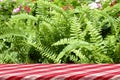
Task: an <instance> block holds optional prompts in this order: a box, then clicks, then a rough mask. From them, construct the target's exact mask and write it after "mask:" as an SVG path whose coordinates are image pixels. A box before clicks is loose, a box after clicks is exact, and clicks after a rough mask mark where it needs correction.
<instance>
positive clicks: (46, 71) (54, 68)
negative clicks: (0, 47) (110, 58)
mask: <svg viewBox="0 0 120 80" xmlns="http://www.w3.org/2000/svg"><path fill="white" fill-rule="evenodd" d="M0 80H120V64H0Z"/></svg>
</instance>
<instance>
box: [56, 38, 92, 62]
mask: <svg viewBox="0 0 120 80" xmlns="http://www.w3.org/2000/svg"><path fill="white" fill-rule="evenodd" d="M90 46H91V45H90V44H89V43H88V42H85V41H80V40H79V41H75V42H73V43H71V44H69V45H68V46H66V47H65V48H64V49H63V51H62V52H60V54H59V55H58V56H57V58H56V61H57V62H59V60H60V59H61V58H62V57H63V56H64V55H65V53H68V52H69V51H71V50H73V49H76V48H86V49H88V50H92V48H91V47H90Z"/></svg>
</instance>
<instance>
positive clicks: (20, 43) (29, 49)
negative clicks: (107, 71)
mask: <svg viewBox="0 0 120 80" xmlns="http://www.w3.org/2000/svg"><path fill="white" fill-rule="evenodd" d="M59 2H60V3H59ZM89 2H91V0H89V1H83V2H81V3H80V2H79V0H78V1H77V0H76V1H75V0H71V1H69V0H66V2H63V1H60V0H55V1H54V2H50V1H48V0H45V1H43V0H38V1H35V2H34V3H28V2H23V1H21V0H20V1H19V0H18V1H17V3H14V4H16V5H18V4H23V5H25V4H27V5H29V6H30V7H31V12H30V13H26V12H25V11H23V10H22V11H21V12H19V13H17V14H13V13H12V12H11V11H8V13H9V14H11V15H6V16H4V13H0V24H1V25H0V63H119V62H120V56H119V53H120V49H119V48H120V18H119V17H118V16H117V15H118V14H119V12H120V9H119V7H120V3H117V4H116V5H115V6H113V7H109V6H106V5H108V3H109V2H108V3H106V4H105V3H102V4H103V5H104V7H103V9H102V10H100V9H94V10H91V9H89V7H88V6H87V4H88V3H89ZM58 3H59V4H58ZM1 4H2V5H4V4H6V3H1ZM9 4H10V3H9ZM9 4H8V5H9ZM14 4H13V5H12V7H11V6H10V5H11V4H10V5H9V6H10V10H12V8H13V7H16V5H14ZM67 4H69V5H70V6H71V7H73V8H71V7H70V8H69V9H66V10H65V9H64V8H63V6H66V5H67ZM67 6H68V5H67ZM4 7H5V6H4ZM2 17H6V18H5V19H4V18H2Z"/></svg>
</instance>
